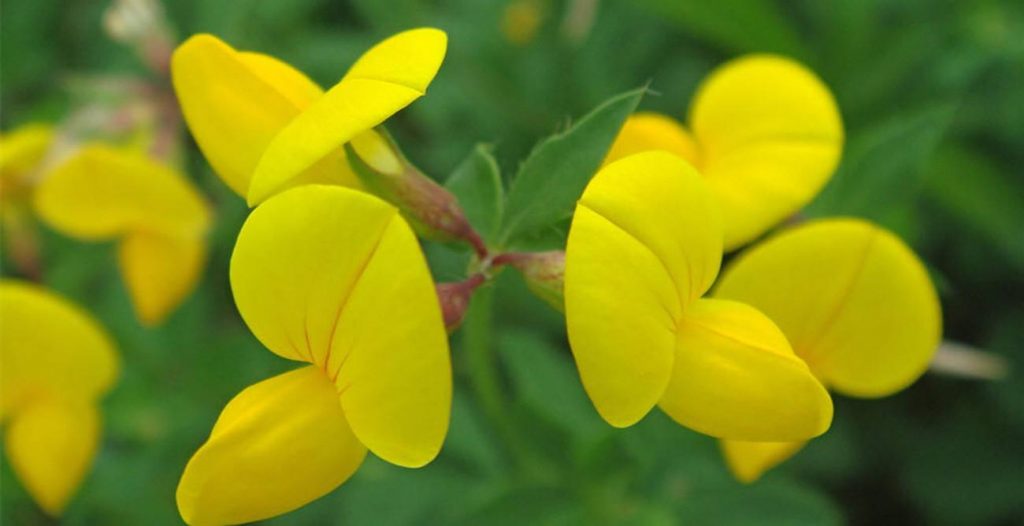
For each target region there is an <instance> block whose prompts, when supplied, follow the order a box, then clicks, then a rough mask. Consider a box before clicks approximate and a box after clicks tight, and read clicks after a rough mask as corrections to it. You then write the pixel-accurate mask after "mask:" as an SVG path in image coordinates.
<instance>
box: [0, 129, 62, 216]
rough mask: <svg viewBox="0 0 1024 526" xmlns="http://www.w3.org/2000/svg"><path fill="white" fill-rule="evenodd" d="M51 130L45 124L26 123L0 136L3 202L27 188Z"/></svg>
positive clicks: (48, 143)
mask: <svg viewBox="0 0 1024 526" xmlns="http://www.w3.org/2000/svg"><path fill="white" fill-rule="evenodd" d="M53 136H54V130H53V127H52V126H50V125H48V124H42V123H30V124H25V125H23V126H20V127H18V128H16V129H15V130H14V131H12V132H9V133H4V134H3V135H0V195H2V196H3V198H4V200H5V201H6V200H8V199H10V198H11V197H12V195H11V194H15V195H17V194H18V193H19V192H20V191H22V190H23V189H24V187H30V186H31V183H32V181H31V180H30V179H31V177H32V176H33V173H34V172H35V170H36V169H37V168H39V165H40V163H41V162H42V160H43V157H44V156H45V155H46V151H47V150H48V149H49V148H50V143H51V142H53Z"/></svg>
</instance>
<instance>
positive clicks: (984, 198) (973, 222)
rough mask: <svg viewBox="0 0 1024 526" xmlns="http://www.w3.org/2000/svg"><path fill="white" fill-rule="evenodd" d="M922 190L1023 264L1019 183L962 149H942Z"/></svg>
mask: <svg viewBox="0 0 1024 526" xmlns="http://www.w3.org/2000/svg"><path fill="white" fill-rule="evenodd" d="M924 191H925V195H926V196H927V198H928V199H929V200H931V201H933V202H935V203H936V204H937V205H939V206H941V207H942V208H943V209H944V210H945V211H946V212H948V213H949V214H950V215H951V216H953V217H954V218H956V219H957V220H958V221H959V222H961V223H964V224H966V225H967V227H968V228H970V229H972V230H973V231H974V232H977V234H978V235H979V236H980V237H982V238H983V239H984V240H985V241H987V242H988V243H990V244H991V245H992V246H993V247H995V248H996V249H997V250H999V251H1001V252H1002V253H1003V254H1004V255H1005V256H1006V257H1007V258H1008V260H1009V261H1010V262H1011V263H1013V265H1014V267H1016V268H1017V269H1024V235H1021V233H1020V226H1021V225H1024V207H1022V206H1021V203H1024V187H1022V186H1021V185H1019V184H1014V181H1012V179H1011V178H1008V177H1004V176H1003V175H1002V174H1001V173H1000V172H999V170H998V169H997V168H996V167H995V166H993V164H992V162H991V161H990V160H989V159H987V158H985V157H983V156H981V155H978V154H977V153H974V152H972V151H969V150H966V149H964V148H957V147H951V148H943V149H942V151H940V152H939V153H938V154H937V155H936V157H935V162H933V163H931V166H929V168H928V180H927V182H926V183H925V189H924Z"/></svg>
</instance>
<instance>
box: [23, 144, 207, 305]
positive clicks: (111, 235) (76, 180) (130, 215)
mask: <svg viewBox="0 0 1024 526" xmlns="http://www.w3.org/2000/svg"><path fill="white" fill-rule="evenodd" d="M34 205H35V210H36V213H37V214H38V215H39V217H40V218H42V219H43V221H45V222H46V223H48V224H49V225H50V226H51V227H53V228H54V229H56V230H57V231H59V232H61V233H63V234H65V235H68V236H71V237H74V238H76V239H81V240H85V241H105V240H109V239H116V240H117V241H118V262H119V264H120V267H121V275H122V276H123V278H124V281H125V283H126V285H127V287H128V291H129V293H130V294H131V299H132V304H133V305H134V307H135V312H136V315H137V316H138V318H139V320H141V321H142V322H143V323H145V324H147V325H153V324H156V323H159V322H161V321H162V320H163V319H164V318H165V317H166V316H167V315H168V314H169V313H170V312H171V311H173V310H174V308H175V307H177V306H178V305H179V304H180V303H181V301H182V300H184V299H185V298H186V297H187V296H188V294H189V293H191V291H192V289H194V288H195V285H196V283H197V282H198V280H199V276H200V273H201V270H202V267H203V264H204V262H205V259H206V241H205V236H206V232H207V230H208V229H209V226H210V222H211V217H210V211H209V209H208V206H207V204H206V202H205V201H204V199H203V197H202V196H201V195H200V193H199V192H198V190H196V188H195V187H194V186H193V185H192V184H191V182H190V181H189V180H188V178H187V177H186V176H185V175H184V174H182V173H180V172H178V171H177V170H175V169H173V168H171V167H169V166H166V165H164V164H161V163H159V162H157V161H155V160H153V159H150V158H148V157H146V156H145V155H143V154H142V153H139V152H137V151H135V150H134V149H129V148H116V147H112V146H106V145H101V144H92V145H87V146H84V147H82V148H81V149H80V150H79V151H77V152H76V153H75V154H73V155H72V156H71V157H70V158H68V159H67V160H65V161H63V162H62V163H60V164H59V165H58V166H57V167H55V168H54V169H53V170H52V171H51V172H49V173H48V174H47V175H46V177H45V178H44V179H43V181H42V182H40V183H39V185H38V187H37V188H36V191H35V195H34Z"/></svg>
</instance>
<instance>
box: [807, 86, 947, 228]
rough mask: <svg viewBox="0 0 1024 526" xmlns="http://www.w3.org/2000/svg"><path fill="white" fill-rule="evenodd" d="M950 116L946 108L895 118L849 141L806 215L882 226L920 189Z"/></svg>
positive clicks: (896, 116)
mask: <svg viewBox="0 0 1024 526" xmlns="http://www.w3.org/2000/svg"><path fill="white" fill-rule="evenodd" d="M952 117H953V109H952V108H951V107H950V106H948V105H945V104H942V105H938V106H934V107H929V108H926V109H924V110H919V111H914V112H910V113H905V114H902V115H894V116H892V117H889V118H887V119H886V120H885V122H883V123H881V124H879V125H877V126H872V127H871V128H869V129H867V130H864V131H862V132H860V133H858V134H857V135H855V136H853V137H852V138H851V139H850V141H849V144H848V145H847V146H846V149H845V150H846V151H845V153H844V158H843V160H842V164H841V166H840V168H839V170H838V171H837V172H836V174H835V175H834V176H833V177H832V180H831V181H830V182H829V183H828V185H827V186H826V188H825V189H824V190H823V191H822V192H821V194H819V195H818V198H817V199H816V201H815V202H814V203H813V204H811V205H810V206H809V207H808V209H807V212H808V213H809V214H812V215H853V216H860V217H865V218H868V219H873V220H875V221H879V222H883V223H884V219H885V214H886V213H887V212H889V211H891V210H892V209H894V208H897V207H900V206H905V205H906V204H908V203H909V202H910V201H911V200H912V199H913V197H914V195H915V194H916V193H917V192H918V191H919V190H920V188H921V176H922V174H923V173H924V164H925V163H926V162H927V160H928V159H929V157H931V155H932V153H934V151H935V149H936V147H937V146H938V145H939V141H940V140H941V139H942V135H943V133H944V132H945V130H946V128H947V127H948V126H949V123H950V120H951V119H952Z"/></svg>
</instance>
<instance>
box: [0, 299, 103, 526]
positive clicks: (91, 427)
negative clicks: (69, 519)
mask: <svg viewBox="0 0 1024 526" xmlns="http://www.w3.org/2000/svg"><path fill="white" fill-rule="evenodd" d="M0 317H2V318H3V331H0V366H2V369H0V371H2V372H0V410H2V413H0V416H2V418H3V422H4V425H5V426H6V428H7V429H6V430H5V433H4V445H5V447H6V450H7V458H8V461H9V462H10V463H11V468H12V469H13V470H14V473H15V474H16V475H17V476H18V479H19V480H20V481H21V483H22V484H24V485H25V488H26V489H27V490H28V492H29V494H30V495H32V498H33V499H35V501H36V502H37V503H39V505H40V507H42V508H43V510H44V511H46V513H48V514H49V515H52V516H57V515H60V514H61V512H63V511H64V507H65V506H66V505H67V503H68V501H69V500H70V499H71V497H72V495H73V494H74V492H75V490H76V489H77V488H78V486H79V484H80V483H81V482H82V479H83V478H84V477H85V474H86V472H87V471H88V470H89V466H90V465H91V464H92V461H93V457H95V456H96V449H97V447H98V444H99V438H100V415H99V409H98V407H97V406H98V404H99V399H100V398H101V397H102V396H103V395H104V394H105V393H106V392H107V391H108V390H109V389H110V387H111V385H113V383H114V379H115V378H116V377H117V370H118V359H117V354H116V353H115V351H114V346H113V343H112V342H111V340H110V338H109V337H108V336H107V334H106V333H105V332H104V331H103V329H102V328H101V327H100V326H99V324H97V323H96V322H95V321H94V320H93V319H92V317H90V316H89V315H88V313H86V312H85V311H83V310H81V309H80V308H78V307H77V306H75V305H72V304H71V303H69V302H68V301H66V300H64V299H63V298H61V297H59V296H56V295H55V294H53V293H50V292H48V291H46V290H44V289H42V288H40V287H37V286H35V285H31V284H28V283H23V282H18V281H11V280H3V281H0Z"/></svg>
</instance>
